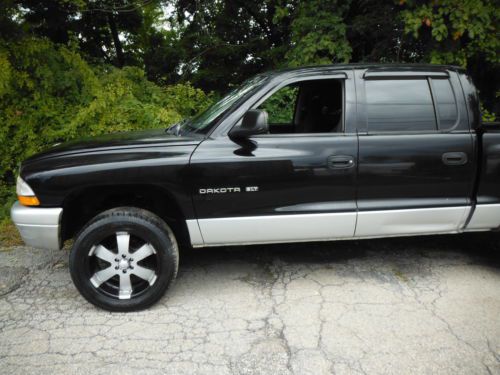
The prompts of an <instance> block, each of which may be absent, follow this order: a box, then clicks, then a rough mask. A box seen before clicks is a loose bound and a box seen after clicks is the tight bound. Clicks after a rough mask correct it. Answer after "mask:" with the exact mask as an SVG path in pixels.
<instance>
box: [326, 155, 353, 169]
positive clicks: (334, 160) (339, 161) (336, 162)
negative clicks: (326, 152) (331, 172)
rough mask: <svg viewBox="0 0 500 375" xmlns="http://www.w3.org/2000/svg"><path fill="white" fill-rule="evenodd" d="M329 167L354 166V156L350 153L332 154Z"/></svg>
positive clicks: (329, 158) (346, 167)
mask: <svg viewBox="0 0 500 375" xmlns="http://www.w3.org/2000/svg"><path fill="white" fill-rule="evenodd" d="M327 164H328V168H330V169H348V168H352V167H354V164H355V163H354V157H353V156H350V155H332V156H329V157H328V162H327Z"/></svg>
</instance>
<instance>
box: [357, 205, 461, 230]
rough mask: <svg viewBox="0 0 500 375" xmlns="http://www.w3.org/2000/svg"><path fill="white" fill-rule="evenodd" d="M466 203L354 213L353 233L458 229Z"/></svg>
mask: <svg viewBox="0 0 500 375" xmlns="http://www.w3.org/2000/svg"><path fill="white" fill-rule="evenodd" d="M469 212H470V206H462V207H438V208H419V209H406V210H387V211H362V212H359V213H358V223H357V225H356V234H355V237H375V236H377V237H379V236H387V237H388V236H392V235H398V236H408V235H420V234H424V233H425V234H431V233H455V232H459V231H461V229H462V228H463V226H464V224H465V221H466V220H467V217H468V215H469Z"/></svg>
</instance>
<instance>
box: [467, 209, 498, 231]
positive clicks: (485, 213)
mask: <svg viewBox="0 0 500 375" xmlns="http://www.w3.org/2000/svg"><path fill="white" fill-rule="evenodd" d="M498 227H500V204H478V205H476V208H475V210H474V213H473V214H472V218H471V219H470V221H469V224H468V225H467V227H466V228H465V230H480V229H493V228H498Z"/></svg>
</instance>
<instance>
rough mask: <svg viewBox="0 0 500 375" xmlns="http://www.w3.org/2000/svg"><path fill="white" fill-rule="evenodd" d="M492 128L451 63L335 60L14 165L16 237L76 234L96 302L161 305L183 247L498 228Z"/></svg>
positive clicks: (52, 240)
mask: <svg viewBox="0 0 500 375" xmlns="http://www.w3.org/2000/svg"><path fill="white" fill-rule="evenodd" d="M499 130H500V127H498V126H494V125H492V126H485V125H483V124H481V121H480V113H479V102H478V97H477V93H476V90H475V88H474V86H473V84H472V82H471V80H470V79H469V78H468V77H467V75H466V74H465V72H464V71H463V70H462V69H460V68H457V67H453V66H433V65H334V66H321V67H307V68H299V69H293V70H282V71H277V72H270V73H267V74H261V75H258V76H256V77H254V78H252V79H250V80H248V81H246V82H244V83H243V84H242V86H241V87H240V88H238V89H236V90H234V91H232V92H230V93H229V94H228V95H227V96H225V97H224V98H223V99H221V100H220V101H219V102H218V103H216V104H214V105H213V106H212V107H210V108H208V109H207V110H206V111H205V112H203V113H201V114H200V115H198V116H196V117H194V118H192V119H189V120H185V121H182V122H180V123H178V124H176V125H174V126H172V127H171V128H169V129H168V130H155V131H148V132H139V133H123V134H115V135H110V136H104V137H100V138H91V139H87V140H83V141H79V142H72V143H67V144H63V145H56V146H54V147H52V148H51V149H49V150H48V151H46V152H43V153H40V154H38V155H35V156H33V157H31V158H29V159H28V160H26V161H25V162H24V163H23V164H22V167H21V170H20V176H19V178H18V186H17V192H18V196H19V202H17V203H16V204H15V205H14V206H13V208H12V212H11V214H12V219H13V221H14V222H15V223H16V225H17V227H18V229H19V231H20V233H21V235H22V237H23V239H24V241H25V242H26V244H28V245H31V246H34V247H40V248H60V247H61V246H62V244H63V243H64V241H65V240H68V239H70V238H74V243H73V248H72V251H71V255H70V272H71V276H72V278H73V281H74V283H75V285H76V287H77V288H78V290H79V291H80V292H81V294H82V295H83V296H84V297H85V298H86V299H87V300H88V301H90V302H91V303H93V304H95V305H97V306H100V307H102V308H105V309H108V310H114V311H129V310H137V309H141V308H145V307H147V306H150V305H151V304H153V303H154V302H156V301H157V300H158V299H159V298H160V297H161V296H162V295H163V293H164V292H165V290H166V289H167V288H168V286H169V284H170V283H171V282H172V280H173V279H174V278H175V276H176V273H177V267H178V260H179V250H178V243H179V244H180V245H184V246H193V247H204V246H220V245H245V244H261V243H277V242H297V241H323V240H328V241H329V240H345V239H361V238H374V237H388V236H408V235H424V234H438V233H460V232H466V231H490V230H495V229H497V228H498V227H499V226H500V131H499Z"/></svg>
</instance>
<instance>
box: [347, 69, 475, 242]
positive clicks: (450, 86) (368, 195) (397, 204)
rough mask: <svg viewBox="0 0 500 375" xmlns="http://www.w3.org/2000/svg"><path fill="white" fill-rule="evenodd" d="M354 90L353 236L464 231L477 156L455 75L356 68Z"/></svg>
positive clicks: (452, 73) (450, 72) (449, 73)
mask: <svg viewBox="0 0 500 375" xmlns="http://www.w3.org/2000/svg"><path fill="white" fill-rule="evenodd" d="M356 85H357V86H356V88H357V92H358V98H357V100H358V132H359V161H358V163H359V172H358V188H357V189H358V200H357V203H358V209H359V212H358V222H357V227H356V237H373V236H390V235H410V234H425V233H440V232H454V231H458V230H460V229H461V228H462V227H463V225H464V223H465V220H466V218H467V214H468V212H469V210H470V205H471V196H472V188H473V180H474V166H475V160H474V158H475V154H474V152H473V140H472V136H471V133H470V130H469V126H468V123H467V113H466V111H465V109H466V107H465V103H464V97H463V94H462V89H461V86H460V83H459V81H458V76H457V74H456V73H455V72H453V71H449V72H448V71H444V70H442V71H434V72H422V71H416V72H415V71H413V72H409V71H399V72H398V71H387V70H373V71H370V70H359V71H357V72H356Z"/></svg>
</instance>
